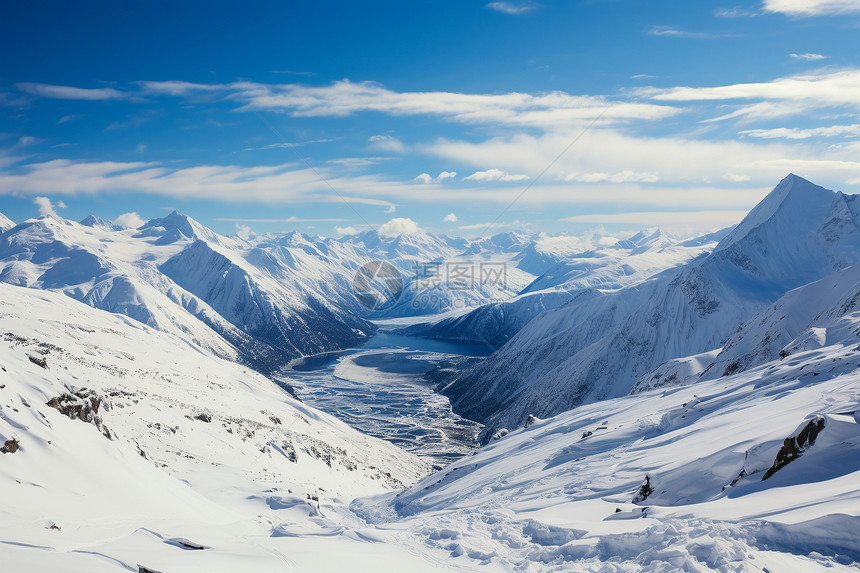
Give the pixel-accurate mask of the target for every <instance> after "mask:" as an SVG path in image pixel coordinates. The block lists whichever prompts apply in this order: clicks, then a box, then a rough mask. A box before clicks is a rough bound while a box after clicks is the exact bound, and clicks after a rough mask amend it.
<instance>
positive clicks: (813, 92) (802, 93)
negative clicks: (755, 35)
mask: <svg viewBox="0 0 860 573" xmlns="http://www.w3.org/2000/svg"><path fill="white" fill-rule="evenodd" d="M639 93H641V94H643V95H651V97H652V98H653V99H655V100H659V101H678V102H692V101H722V100H734V99H739V100H744V99H747V100H750V99H759V100H765V101H762V102H759V103H756V104H752V105H749V106H746V107H742V108H740V109H739V110H736V111H734V112H731V113H728V114H725V115H723V116H721V117H719V118H716V119H717V120H720V119H731V118H735V117H741V116H747V117H761V118H772V117H780V116H786V115H795V114H799V115H807V114H808V113H809V112H810V111H811V110H814V109H819V108H824V107H829V106H846V107H850V108H852V109H855V110H856V109H860V70H857V69H849V70H840V71H835V72H820V73H811V74H799V75H795V76H789V77H783V78H778V79H775V80H772V81H770V82H759V83H748V84H732V85H725V86H718V87H710V88H694V87H675V88H670V89H665V90H650V92H649V91H647V90H640V92H639Z"/></svg>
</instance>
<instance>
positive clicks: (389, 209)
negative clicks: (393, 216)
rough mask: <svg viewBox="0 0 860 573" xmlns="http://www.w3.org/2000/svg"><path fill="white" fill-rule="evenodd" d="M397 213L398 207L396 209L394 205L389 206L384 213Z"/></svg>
mask: <svg viewBox="0 0 860 573" xmlns="http://www.w3.org/2000/svg"><path fill="white" fill-rule="evenodd" d="M395 211H397V207H395V206H394V205H389V206H388V207H386V208H385V211H384V213H394V212H395Z"/></svg>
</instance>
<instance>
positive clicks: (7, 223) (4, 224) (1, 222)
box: [0, 213, 15, 233]
mask: <svg viewBox="0 0 860 573" xmlns="http://www.w3.org/2000/svg"><path fill="white" fill-rule="evenodd" d="M14 226H15V222H14V221H13V220H12V219H10V218H9V217H7V216H6V215H4V214H3V213H0V233H2V232H4V231H8V230H9V229H11V228H12V227H14Z"/></svg>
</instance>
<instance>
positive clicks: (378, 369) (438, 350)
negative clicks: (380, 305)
mask: <svg viewBox="0 0 860 573" xmlns="http://www.w3.org/2000/svg"><path fill="white" fill-rule="evenodd" d="M488 353H489V349H487V348H486V347H482V346H477V345H468V344H457V343H450V342H441V341H434V340H427V339H422V338H415V337H409V336H396V335H390V334H384V333H383V334H378V335H376V336H375V337H374V338H372V339H371V340H370V341H369V342H368V343H367V344H366V345H365V346H362V347H361V348H356V349H350V350H344V351H340V352H333V353H327V354H321V355H317V356H312V357H308V358H303V359H300V360H298V361H295V362H294V363H293V364H291V365H290V367H289V368H287V369H285V370H284V371H282V375H281V378H282V380H283V382H285V383H287V384H289V385H290V386H292V387H293V388H294V390H295V391H296V393H297V394H298V395H299V397H300V398H301V400H302V401H303V402H305V403H307V404H309V405H311V406H314V407H315V408H318V409H320V410H322V411H324V412H328V413H330V414H332V415H334V416H337V417H338V418H340V419H342V420H344V421H345V422H346V423H348V424H350V425H351V426H353V427H354V428H356V429H358V430H360V431H362V432H364V433H366V434H369V435H372V436H376V437H379V438H382V439H385V440H388V441H389V442H393V443H395V444H397V445H398V446H400V447H402V448H403V449H405V450H409V451H411V452H413V453H416V454H418V455H421V456H425V457H428V458H431V459H432V461H433V463H436V464H440V465H441V464H444V463H447V462H450V461H452V460H454V459H456V458H458V457H461V456H463V455H465V454H468V453H470V452H471V451H472V450H473V449H474V448H475V447H477V445H478V444H477V442H476V441H475V436H476V434H477V433H478V431H479V430H480V429H481V425H480V424H478V423H477V422H473V421H471V420H466V419H465V418H461V417H460V416H458V415H456V414H454V413H453V412H452V411H451V406H450V404H449V402H448V398H446V397H445V396H441V395H439V394H436V393H435V392H433V390H432V389H431V388H430V386H429V385H428V384H427V383H426V382H425V381H424V373H425V372H427V371H428V370H430V369H432V368H433V367H434V366H435V365H436V364H437V363H438V362H439V361H441V360H445V359H450V358H454V357H459V356H481V355H486V354H488Z"/></svg>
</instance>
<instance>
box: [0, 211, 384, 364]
mask: <svg viewBox="0 0 860 573" xmlns="http://www.w3.org/2000/svg"><path fill="white" fill-rule="evenodd" d="M242 247H243V245H242V244H241V243H239V242H237V241H236V240H234V239H230V238H227V237H220V236H218V235H217V234H215V233H214V232H212V231H211V230H209V229H207V228H205V227H203V226H202V225H200V224H199V223H197V222H196V221H194V220H193V219H191V218H190V217H188V216H186V215H182V214H180V213H176V212H174V213H172V214H170V215H168V216H167V217H164V218H162V219H154V220H152V221H149V222H148V223H146V224H145V225H143V226H142V227H141V228H140V229H139V230H132V229H120V228H117V227H115V226H113V225H110V224H105V223H104V222H100V220H98V219H97V218H95V217H88V218H87V219H85V220H84V222H83V223H74V222H72V221H67V220H65V219H59V218H56V217H43V218H41V219H37V220H30V221H26V222H24V223H22V224H21V225H18V226H17V227H15V228H14V229H11V230H9V231H7V232H5V233H3V234H2V235H0V281H2V282H6V283H9V284H14V285H19V286H27V287H30V288H40V289H48V290H56V291H61V292H64V293H66V294H67V295H69V296H71V297H73V298H75V299H77V300H81V301H83V302H86V303H87V304H89V305H91V306H93V307H96V308H101V309H104V310H108V311H110V312H118V313H122V314H125V315H128V316H130V317H132V318H134V319H135V320H138V321H140V322H142V323H144V324H147V325H149V326H152V327H154V328H158V329H159V330H164V331H166V332H174V333H187V334H190V335H191V337H192V339H193V340H194V341H195V343H197V344H200V345H201V346H203V347H204V348H206V349H208V350H211V351H213V352H215V353H216V354H218V355H219V356H223V357H228V358H236V357H241V358H243V359H244V360H246V361H248V362H249V363H251V364H253V365H254V366H255V367H257V368H261V369H266V368H267V367H269V366H271V365H276V364H277V363H282V362H284V361H286V360H289V359H290V358H295V357H296V356H300V355H302V354H312V353H316V352H321V351H325V350H331V349H337V348H342V347H344V346H348V345H353V344H356V343H359V342H361V341H362V340H365V339H366V338H367V336H368V335H369V334H370V333H371V332H372V331H373V327H372V325H370V324H369V323H367V322H365V321H364V320H362V319H360V318H358V317H357V316H355V315H354V314H352V313H350V312H349V311H347V310H342V309H341V308H340V307H338V306H336V305H334V304H332V303H330V302H328V301H327V300H325V298H324V297H322V296H319V295H318V294H316V293H315V292H314V291H313V290H312V289H309V288H302V287H303V286H304V285H295V284H292V283H290V282H288V281H283V282H279V281H276V280H273V279H271V278H270V277H268V276H266V275H265V274H264V273H262V272H261V271H259V270H258V269H256V268H255V267H254V266H253V265H251V264H249V263H248V262H247V261H246V260H245V259H244V257H243V254H244V253H243V249H242Z"/></svg>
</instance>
